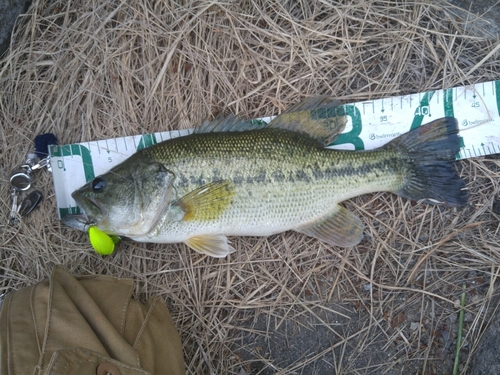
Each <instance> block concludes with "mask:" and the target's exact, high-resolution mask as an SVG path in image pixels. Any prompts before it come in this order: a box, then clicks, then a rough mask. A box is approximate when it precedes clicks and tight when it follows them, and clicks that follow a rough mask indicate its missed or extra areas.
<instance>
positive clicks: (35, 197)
mask: <svg viewBox="0 0 500 375" xmlns="http://www.w3.org/2000/svg"><path fill="white" fill-rule="evenodd" d="M42 200H43V195H42V193H40V192H39V191H38V190H33V191H32V192H31V193H29V194H28V196H27V197H26V198H24V199H23V201H22V202H21V204H20V205H19V208H18V210H17V211H18V212H19V216H21V217H25V216H26V215H28V214H29V213H30V212H31V211H33V210H34V209H35V208H36V206H38V205H39V204H40V202H41V201H42Z"/></svg>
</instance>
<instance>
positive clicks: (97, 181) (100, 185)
mask: <svg viewBox="0 0 500 375" xmlns="http://www.w3.org/2000/svg"><path fill="white" fill-rule="evenodd" d="M91 186H92V190H93V191H95V192H96V193H98V192H100V191H102V189H104V188H105V187H106V181H104V179H102V178H101V177H97V178H94V179H93V180H92V184H91Z"/></svg>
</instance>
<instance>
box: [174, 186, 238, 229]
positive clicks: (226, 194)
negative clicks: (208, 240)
mask: <svg viewBox="0 0 500 375" xmlns="http://www.w3.org/2000/svg"><path fill="white" fill-rule="evenodd" d="M233 196H234V184H233V183H232V182H231V181H230V180H220V181H215V182H211V183H209V184H206V185H203V186H201V187H199V188H198V189H195V190H193V191H191V192H189V193H188V194H186V195H185V196H183V197H182V198H180V199H179V200H178V201H176V202H175V203H174V205H176V206H178V207H180V208H181V209H182V211H184V217H183V218H182V220H183V221H190V220H195V221H211V220H217V219H218V218H219V217H220V215H221V214H222V213H223V212H224V211H225V210H226V209H227V207H228V206H229V204H230V203H231V201H232V200H233Z"/></svg>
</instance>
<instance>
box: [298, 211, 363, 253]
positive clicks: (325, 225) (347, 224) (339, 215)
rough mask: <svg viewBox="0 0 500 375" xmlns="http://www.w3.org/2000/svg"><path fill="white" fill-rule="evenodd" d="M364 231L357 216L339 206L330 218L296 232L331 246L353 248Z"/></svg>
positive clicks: (327, 217)
mask: <svg viewBox="0 0 500 375" xmlns="http://www.w3.org/2000/svg"><path fill="white" fill-rule="evenodd" d="M363 229H364V224H363V222H362V221H361V220H360V219H359V218H358V217H357V216H355V215H354V214H353V213H352V212H351V211H349V210H347V209H346V208H344V207H342V206H339V205H337V206H336V207H335V209H334V211H333V212H332V213H330V214H329V215H328V216H326V217H324V218H322V219H320V220H317V221H316V222H314V223H312V224H310V225H308V226H304V227H301V228H298V229H295V230H296V231H297V232H300V233H304V234H307V235H308V236H311V237H314V238H317V239H319V240H322V241H325V242H326V243H329V244H330V245H334V246H341V247H351V246H354V245H357V244H358V243H359V242H360V241H361V239H362V238H363Z"/></svg>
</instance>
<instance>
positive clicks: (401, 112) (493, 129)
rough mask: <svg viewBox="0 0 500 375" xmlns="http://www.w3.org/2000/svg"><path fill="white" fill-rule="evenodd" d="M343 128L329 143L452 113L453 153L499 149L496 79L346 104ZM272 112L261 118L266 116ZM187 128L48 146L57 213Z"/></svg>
mask: <svg viewBox="0 0 500 375" xmlns="http://www.w3.org/2000/svg"><path fill="white" fill-rule="evenodd" d="M344 108H345V113H346V115H347V118H348V121H347V126H346V129H345V130H344V132H343V133H342V134H340V136H339V137H338V138H336V139H335V141H334V143H332V145H330V147H331V148H334V149H341V150H371V149H376V148H379V147H381V146H383V145H384V144H386V143H387V142H389V141H390V140H392V139H394V138H396V137H398V136H399V135H401V134H403V133H406V132H408V131H410V130H412V129H414V128H417V127H419V126H420V125H423V124H426V123H428V122H430V121H432V120H435V119H438V118H440V117H456V118H457V120H458V123H459V129H460V137H461V142H462V143H461V146H462V147H461V149H460V152H459V154H458V155H457V159H466V158H472V157H478V156H484V155H490V154H495V153H500V81H493V82H485V83H479V84H475V85H472V86H461V87H455V88H451V89H447V90H436V91H428V92H424V93H418V94H411V95H404V96H396V97H391V98H384V99H377V100H370V101H364V102H359V103H352V104H345V105H344ZM272 118H273V117H266V118H262V119H260V120H261V121H264V122H269V121H270V120H271V119H272ZM191 132H192V129H191V130H180V131H171V132H160V133H154V134H145V135H137V136H131V137H121V138H113V139H106V140H102V141H93V142H82V143H75V144H70V145H64V146H50V147H49V153H50V161H51V166H52V173H53V177H54V187H55V194H56V201H57V207H58V213H59V217H60V218H61V217H63V216H65V215H66V214H78V213H80V212H79V209H78V207H77V206H76V204H75V202H74V200H73V198H71V193H72V192H73V191H75V190H76V189H78V188H79V187H81V186H82V185H84V184H85V183H86V182H88V181H90V180H92V179H93V178H94V177H95V176H98V175H100V174H102V173H105V172H107V171H108V170H109V169H111V168H112V167H113V166H115V165H117V164H119V163H121V162H122V161H124V160H126V159H127V158H128V157H129V156H131V155H132V154H134V153H135V152H136V151H138V150H140V149H142V148H145V147H148V146H151V145H154V144H156V143H159V142H162V141H165V140H167V139H171V138H175V137H180V136H184V135H187V134H189V133H191Z"/></svg>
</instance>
